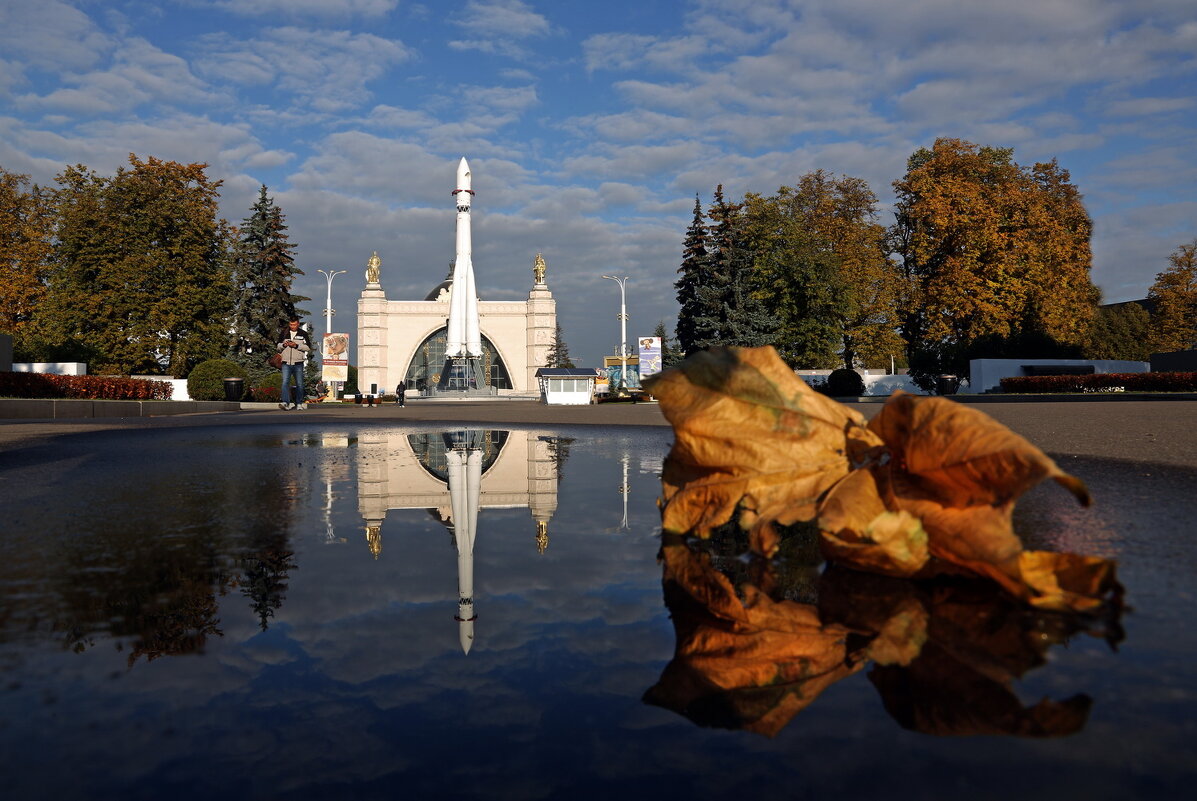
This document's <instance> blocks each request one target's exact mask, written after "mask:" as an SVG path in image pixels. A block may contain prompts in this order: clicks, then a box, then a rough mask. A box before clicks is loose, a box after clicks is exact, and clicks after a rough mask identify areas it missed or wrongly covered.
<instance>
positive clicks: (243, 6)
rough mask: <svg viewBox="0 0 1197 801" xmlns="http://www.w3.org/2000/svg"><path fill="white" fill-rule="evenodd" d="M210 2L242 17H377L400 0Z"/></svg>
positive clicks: (214, 0)
mask: <svg viewBox="0 0 1197 801" xmlns="http://www.w3.org/2000/svg"><path fill="white" fill-rule="evenodd" d="M212 5H213V6H214V7H215V8H219V9H221V10H222V11H227V12H229V13H231V14H238V15H241V16H266V15H284V16H300V15H304V16H322V17H345V16H353V15H356V16H361V17H380V16H383V15H385V14H389V13H390V12H392V11H394V10H395V7H396V6H397V5H399V0H213V2H212Z"/></svg>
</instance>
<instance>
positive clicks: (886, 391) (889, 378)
mask: <svg viewBox="0 0 1197 801" xmlns="http://www.w3.org/2000/svg"><path fill="white" fill-rule="evenodd" d="M795 372H796V373H797V374H798V377H799V378H801V379H802V380H803V381H805V382H806V383H807V384H809V385H811V386H813V385H815V384H822V383H824V382H825V381H826V380H827V376H829V375H831V371H830V370H795ZM856 372H858V373H859V372H860V371H859V370H857V371H856ZM861 378H863V379H864V385H865V391H864V394H865V395H866V396H870V397H876V396H881V395H892V394H894V392H895V391H896V390H899V389H900V390H902V391H903V392H909V393H910V394H911V395H925V394H927V393H925V392H923V391H922V390H921V389H919V388H918V387H917V386H915V384H914V381H912V380H911V378H910V376H908V375H878V374H874V373H868V374H862V375H861Z"/></svg>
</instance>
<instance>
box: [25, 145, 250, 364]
mask: <svg viewBox="0 0 1197 801" xmlns="http://www.w3.org/2000/svg"><path fill="white" fill-rule="evenodd" d="M206 166H207V165H206V164H179V163H178V162H174V161H161V160H159V159H156V158H154V157H152V156H151V157H149V158H148V159H147V160H145V161H142V160H141V159H139V158H138V157H137V156H135V155H133V154H130V156H129V167H121V168H120V169H118V170H117V172H116V175H114V176H112V177H104V176H101V175H98V174H97V173H95V172H94V171H92V170H89V169H88V168H87V167H85V166H83V165H77V166H73V167H68V168H67V169H66V170H64V171H63V172H62V174H60V175H59V176H58V179H57V180H58V184H59V188H58V189H57V190H56V192H55V204H56V211H57V240H58V241H57V254H56V266H55V270H54V272H53V274H52V276H51V282H50V292H49V296H48V298H47V306H48V316H49V317H50V324H51V327H52V328H53V329H54V332H55V335H56V336H57V338H59V339H60V340H64V341H75V342H78V343H80V345H81V347H82V348H84V349H85V350H86V352H87V356H88V360H89V361H90V362H91V363H92V364H91V369H92V371H93V372H113V373H122V374H129V373H155V374H157V373H161V372H163V371H164V370H165V371H166V372H167V373H169V374H171V375H176V376H184V375H187V373H188V372H190V370H191V368H192V367H194V366H195V365H196V364H197V363H199V362H200V361H203V360H204V359H207V358H212V357H215V356H220V355H221V354H223V353H224V351H225V350H226V347H227V341H228V335H227V325H228V319H229V313H230V307H231V293H230V284H229V269H228V246H229V231H228V226H227V224H226V223H225V221H224V220H221V219H219V218H218V217H217V201H218V198H219V195H218V189H219V187H220V183H221V182H220V181H212V180H210V179H209V178H208V177H207V175H206V174H205V173H204V169H205V167H206Z"/></svg>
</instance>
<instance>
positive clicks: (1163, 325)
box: [1147, 239, 1197, 353]
mask: <svg viewBox="0 0 1197 801" xmlns="http://www.w3.org/2000/svg"><path fill="white" fill-rule="evenodd" d="M1168 260H1169V261H1171V262H1172V266H1171V267H1169V268H1168V269H1166V270H1164V272H1162V273H1160V274H1159V275H1157V276H1156V277H1155V283H1154V284H1152V286H1151V289H1150V290H1149V291H1148V293H1147V298H1148V299H1149V300H1152V301H1154V302H1155V315H1154V319H1153V320H1152V337H1151V344H1152V347H1153V348H1154V350H1155V352H1157V353H1167V352H1170V351H1177V350H1186V349H1188V348H1191V347H1193V346H1194V345H1197V239H1194V240H1193V241H1192V242H1190V243H1189V244H1187V245H1181V246H1180V247H1178V248H1177V249H1176V250H1175V251H1174V252H1173V253H1172V255H1171V256H1169V257H1168Z"/></svg>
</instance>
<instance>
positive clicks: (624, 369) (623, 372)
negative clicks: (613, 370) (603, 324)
mask: <svg viewBox="0 0 1197 801" xmlns="http://www.w3.org/2000/svg"><path fill="white" fill-rule="evenodd" d="M603 278H606V279H608V280H610V281H614V282H615V283H617V284H619V361H620V368H619V386H618V387H617V389H618V390H619V394H621V395H622V394H623V393H625V392H627V389H628V307H627V298H626V295H625V293H624V284H626V283H627V281H628V277H627V276H626V275H625V276H622V277H617V276H614V275H604V276H603Z"/></svg>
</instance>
